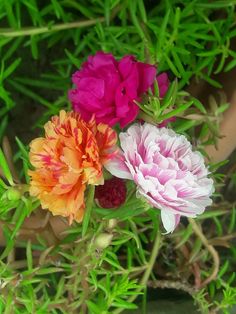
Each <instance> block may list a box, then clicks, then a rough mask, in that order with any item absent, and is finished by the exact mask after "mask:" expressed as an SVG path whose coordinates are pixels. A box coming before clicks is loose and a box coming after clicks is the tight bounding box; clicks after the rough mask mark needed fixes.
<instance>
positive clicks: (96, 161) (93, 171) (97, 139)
mask: <svg viewBox="0 0 236 314" xmlns="http://www.w3.org/2000/svg"><path fill="white" fill-rule="evenodd" d="M44 129H45V137H41V138H36V139H35V140H33V141H32V142H31V144H30V161H31V163H32V165H33V166H34V167H35V170H34V171H29V175H30V176H31V183H30V194H31V195H32V196H36V197H37V198H39V200H40V202H41V205H42V208H44V209H49V210H50V211H51V212H52V214H53V215H61V216H64V217H69V221H70V222H72V221H73V220H74V219H75V220H76V221H78V222H79V221H81V220H82V219H83V215H84V209H85V203H84V192H85V189H86V186H87V184H93V185H99V184H103V182H104V179H103V173H102V166H103V165H104V164H105V163H106V162H107V161H109V159H110V158H112V157H113V155H114V154H115V153H116V146H115V144H116V141H117V136H116V133H115V131H113V130H112V129H111V128H110V127H109V126H107V125H105V124H102V123H100V124H98V125H96V122H95V119H94V118H92V119H91V120H90V121H89V122H85V121H84V120H82V119H81V117H80V115H79V114H78V113H75V112H69V113H66V112H65V111H61V112H60V114H59V116H54V117H53V118H52V119H51V121H49V122H48V123H46V125H45V127H44Z"/></svg>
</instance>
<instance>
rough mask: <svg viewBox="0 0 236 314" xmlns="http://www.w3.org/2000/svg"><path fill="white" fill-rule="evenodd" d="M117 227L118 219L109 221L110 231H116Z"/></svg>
mask: <svg viewBox="0 0 236 314" xmlns="http://www.w3.org/2000/svg"><path fill="white" fill-rule="evenodd" d="M116 225H117V220H116V219H114V218H113V219H109V220H108V222H107V228H108V229H114V228H115V226H116Z"/></svg>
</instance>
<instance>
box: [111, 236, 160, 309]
mask: <svg viewBox="0 0 236 314" xmlns="http://www.w3.org/2000/svg"><path fill="white" fill-rule="evenodd" d="M160 246H161V235H160V231H159V230H158V231H157V234H156V238H155V240H154V244H153V248H152V253H151V256H150V260H149V262H148V264H147V268H146V270H145V272H144V274H143V277H142V278H141V280H140V285H141V286H143V287H140V288H138V289H137V290H136V293H135V294H134V295H132V296H131V297H130V298H129V299H128V300H127V302H129V303H132V302H133V301H134V300H135V299H136V298H137V297H138V294H139V293H140V292H141V291H142V289H143V288H144V287H145V286H146V285H147V282H148V279H149V277H150V275H151V272H152V269H153V266H154V264H155V261H156V258H157V255H158V252H159V249H160ZM122 311H123V309H121V308H119V309H117V310H115V311H114V312H113V313H114V314H119V313H121V312H122Z"/></svg>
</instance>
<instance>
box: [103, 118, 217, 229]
mask: <svg viewBox="0 0 236 314" xmlns="http://www.w3.org/2000/svg"><path fill="white" fill-rule="evenodd" d="M120 144H121V148H122V150H120V153H119V154H118V155H116V157H115V158H114V159H113V160H112V161H110V162H109V163H108V164H107V166H106V168H107V169H108V170H109V171H110V172H111V173H112V174H113V175H114V176H117V177H119V178H124V179H131V180H134V181H135V183H136V184H137V192H138V193H139V194H140V195H141V196H143V197H144V198H146V200H147V201H148V202H149V203H150V204H151V205H152V206H154V207H156V208H159V209H160V210H161V219H162V222H163V225H164V228H165V229H166V231H167V232H172V231H173V230H174V229H175V227H176V226H177V224H178V223H179V220H180V217H181V216H187V217H196V216H197V215H199V214H201V213H203V212H204V210H205V208H206V206H208V205H210V204H211V203H212V201H211V199H210V196H211V194H212V193H213V191H214V188H213V180H212V179H210V178H208V177H207V175H208V174H209V172H208V170H207V168H206V166H205V165H204V159H203V156H202V155H201V154H200V153H199V152H194V151H193V150H192V146H191V144H190V142H189V141H188V140H187V139H186V138H185V137H184V136H183V135H178V134H176V133H175V132H174V131H173V130H170V129H167V128H158V127H156V126H154V125H151V124H148V123H145V124H143V125H139V124H134V125H132V126H131V127H129V129H128V130H127V132H124V133H120Z"/></svg>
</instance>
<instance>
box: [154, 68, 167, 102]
mask: <svg viewBox="0 0 236 314" xmlns="http://www.w3.org/2000/svg"><path fill="white" fill-rule="evenodd" d="M156 79H157V83H158V87H159V93H160V97H161V98H163V97H164V96H165V94H166V92H167V90H168V88H169V79H168V76H167V74H166V73H161V74H160V75H157V77H156Z"/></svg>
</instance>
